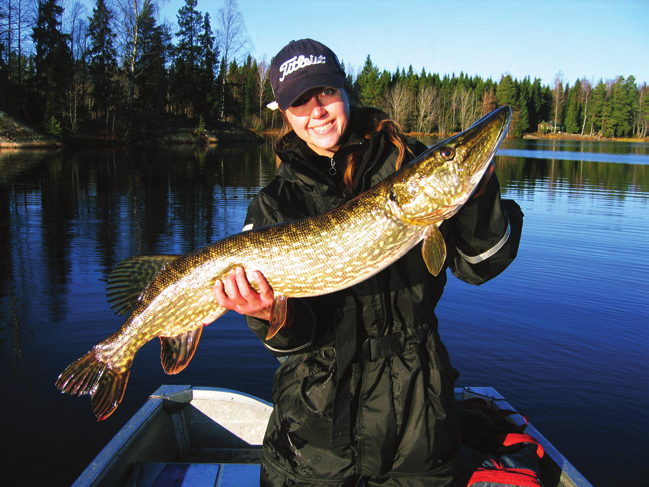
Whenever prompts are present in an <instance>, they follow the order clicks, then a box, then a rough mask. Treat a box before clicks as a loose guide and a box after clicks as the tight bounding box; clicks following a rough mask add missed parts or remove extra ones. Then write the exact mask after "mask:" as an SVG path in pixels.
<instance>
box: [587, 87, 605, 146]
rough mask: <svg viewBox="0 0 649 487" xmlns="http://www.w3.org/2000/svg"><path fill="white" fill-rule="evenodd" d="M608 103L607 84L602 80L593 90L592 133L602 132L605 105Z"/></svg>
mask: <svg viewBox="0 0 649 487" xmlns="http://www.w3.org/2000/svg"><path fill="white" fill-rule="evenodd" d="M605 105H606V84H605V83H604V82H603V81H600V82H599V84H598V85H597V86H596V87H595V89H594V90H593V98H592V110H591V114H590V117H589V118H590V122H587V124H588V125H590V133H591V134H594V133H597V132H600V131H601V130H602V127H603V125H604V107H605Z"/></svg>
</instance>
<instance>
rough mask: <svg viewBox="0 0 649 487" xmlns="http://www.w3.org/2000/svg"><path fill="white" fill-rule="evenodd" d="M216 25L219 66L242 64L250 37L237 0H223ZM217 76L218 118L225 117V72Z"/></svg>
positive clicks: (248, 48) (248, 49) (248, 46)
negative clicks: (219, 92) (219, 55)
mask: <svg viewBox="0 0 649 487" xmlns="http://www.w3.org/2000/svg"><path fill="white" fill-rule="evenodd" d="M217 22H218V27H217V30H216V41H217V43H218V45H219V51H220V52H221V55H222V58H221V67H225V69H226V70H227V68H228V66H229V65H230V63H231V62H232V61H234V62H235V63H236V64H242V63H243V61H244V59H245V58H246V57H247V56H248V53H249V51H250V39H249V38H248V32H247V30H246V24H245V23H244V21H243V15H241V12H240V11H239V4H238V3H237V0H225V2H224V3H223V7H221V8H220V9H219V14H218V18H217ZM221 74H222V75H221V76H220V77H219V79H220V82H221V86H220V91H221V110H220V116H219V118H220V119H221V120H223V119H224V118H225V89H226V84H227V79H226V78H227V73H226V72H225V71H223V72H222V73H221Z"/></svg>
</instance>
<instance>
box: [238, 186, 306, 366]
mask: <svg viewBox="0 0 649 487" xmlns="http://www.w3.org/2000/svg"><path fill="white" fill-rule="evenodd" d="M285 216H286V215H282V214H281V213H280V212H279V211H278V208H277V202H276V201H275V199H274V198H273V197H272V196H269V193H267V192H264V191H262V192H260V193H259V194H258V195H257V197H256V198H255V199H254V200H253V201H252V202H251V203H250V206H249V207H248V214H247V215H246V221H245V226H244V230H252V229H253V228H259V227H263V226H267V225H273V224H275V223H280V222H282V221H285V220H286V219H292V218H290V217H289V218H284V217H285ZM313 299H316V298H313ZM311 301H312V299H299V298H292V299H289V300H288V312H289V318H288V319H289V323H288V324H289V326H287V327H285V328H282V329H281V330H280V331H279V332H277V334H276V335H275V336H274V337H273V338H271V339H270V340H266V336H267V335H268V330H269V328H270V323H269V322H268V321H266V320H260V319H258V318H253V317H251V316H246V323H247V324H248V328H250V329H251V330H252V332H253V333H254V334H255V335H257V337H258V338H259V339H260V340H261V342H262V343H263V344H264V346H265V347H266V348H267V349H268V350H269V351H270V352H271V353H272V354H273V355H275V356H278V357H280V356H285V355H288V354H291V353H299V352H304V351H307V350H308V349H310V348H311V347H312V346H313V344H314V341H315V339H316V313H315V312H314V311H313V309H312V306H313V303H312V302H311Z"/></svg>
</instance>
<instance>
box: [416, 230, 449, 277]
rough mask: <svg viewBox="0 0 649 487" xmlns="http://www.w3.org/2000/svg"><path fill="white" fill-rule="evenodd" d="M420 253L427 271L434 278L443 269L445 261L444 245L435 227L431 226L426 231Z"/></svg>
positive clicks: (442, 238)
mask: <svg viewBox="0 0 649 487" xmlns="http://www.w3.org/2000/svg"><path fill="white" fill-rule="evenodd" d="M421 253H422V255H423V257H424V262H425V263H426V267H428V271H429V272H430V273H431V274H432V275H434V276H436V275H437V274H439V273H440V271H441V270H442V267H444V261H446V243H445V242H444V237H443V236H442V234H441V232H440V231H439V228H437V226H436V225H431V226H429V227H428V228H427V229H426V235H425V236H424V244H423V245H422V247H421Z"/></svg>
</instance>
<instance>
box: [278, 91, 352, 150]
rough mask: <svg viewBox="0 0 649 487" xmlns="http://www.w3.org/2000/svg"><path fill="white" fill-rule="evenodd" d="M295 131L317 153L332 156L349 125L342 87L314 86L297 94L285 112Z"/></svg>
mask: <svg viewBox="0 0 649 487" xmlns="http://www.w3.org/2000/svg"><path fill="white" fill-rule="evenodd" d="M285 115H286V119H287V120H288V123H289V124H290V125H291V127H293V130H294V131H295V134H296V135H297V136H298V137H299V138H300V139H302V140H303V141H304V142H306V143H307V145H308V146H309V147H310V148H311V149H312V150H313V152H315V153H316V154H320V155H321V156H327V157H333V155H334V154H335V153H336V151H337V150H338V149H340V146H341V144H342V138H343V135H344V134H345V130H346V129H347V125H348V124H349V100H348V98H347V92H346V91H345V90H341V89H337V88H314V89H313V90H309V91H307V92H306V93H304V94H303V95H302V96H300V97H299V98H298V99H297V100H295V101H294V102H293V104H292V105H291V106H290V107H289V108H288V110H286V112H285Z"/></svg>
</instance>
